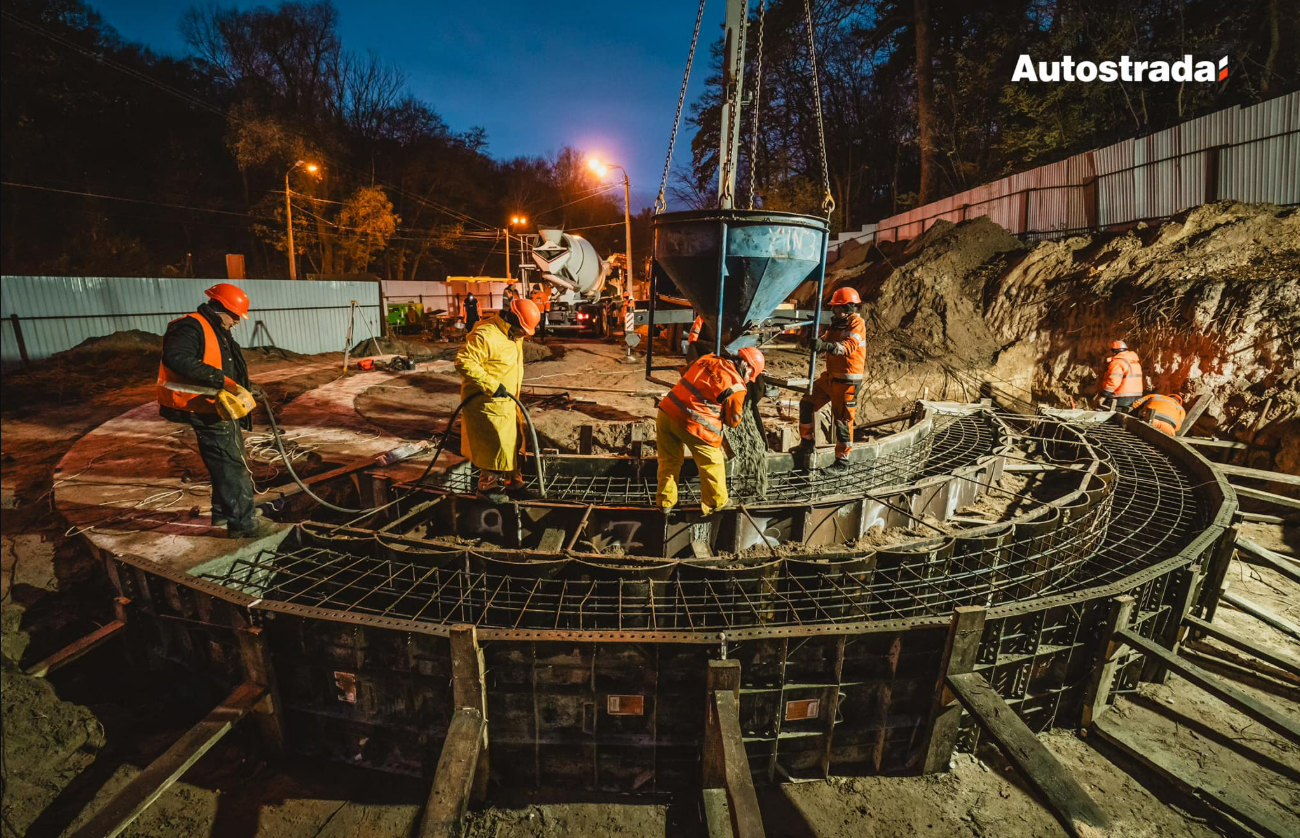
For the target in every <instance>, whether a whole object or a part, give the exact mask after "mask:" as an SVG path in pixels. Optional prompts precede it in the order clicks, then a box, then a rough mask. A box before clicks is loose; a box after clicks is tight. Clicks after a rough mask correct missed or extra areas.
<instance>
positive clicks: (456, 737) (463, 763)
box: [417, 707, 487, 838]
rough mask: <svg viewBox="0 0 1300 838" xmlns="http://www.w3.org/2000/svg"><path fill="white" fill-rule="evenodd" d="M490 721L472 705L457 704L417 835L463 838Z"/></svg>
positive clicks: (420, 836) (430, 837)
mask: <svg viewBox="0 0 1300 838" xmlns="http://www.w3.org/2000/svg"><path fill="white" fill-rule="evenodd" d="M486 727H487V723H486V722H485V721H484V720H483V714H482V713H480V712H479V711H477V710H475V709H474V708H473V707H458V708H457V709H456V712H455V713H454V714H452V717H451V724H450V725H449V726H448V728H447V739H446V741H445V742H443V743H442V753H441V754H440V755H439V756H438V770H437V772H436V773H435V774H434V775H433V785H432V787H431V788H430V789H429V799H428V801H427V802H426V803H425V804H424V814H423V815H422V816H421V818H420V831H419V832H418V833H417V836H418V838H460V836H461V830H462V827H463V826H464V821H465V811H466V810H467V809H468V808H469V803H470V798H471V797H472V796H473V792H474V777H475V775H476V774H477V771H478V761H479V754H480V752H481V751H482V748H483V733H484V730H485V729H486Z"/></svg>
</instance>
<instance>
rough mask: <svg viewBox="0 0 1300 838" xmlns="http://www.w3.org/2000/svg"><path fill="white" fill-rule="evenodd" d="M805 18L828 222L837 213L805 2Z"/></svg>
mask: <svg viewBox="0 0 1300 838" xmlns="http://www.w3.org/2000/svg"><path fill="white" fill-rule="evenodd" d="M803 11H804V18H805V20H806V21H807V23H808V60H809V61H810V62H811V63H812V83H813V99H815V100H816V102H817V142H818V145H819V146H820V148H821V155H822V212H824V213H826V218H827V220H829V219H830V217H831V213H833V212H835V198H834V196H832V195H831V175H830V169H829V167H828V164H827V161H826V129H825V128H824V127H823V126H822V90H821V84H820V83H819V82H818V80H817V46H816V44H815V43H814V42H813V17H812V6H811V5H810V1H809V0H803Z"/></svg>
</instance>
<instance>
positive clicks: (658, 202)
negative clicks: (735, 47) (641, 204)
mask: <svg viewBox="0 0 1300 838" xmlns="http://www.w3.org/2000/svg"><path fill="white" fill-rule="evenodd" d="M705 2H707V0H700V9H699V11H698V12H696V13H695V34H693V35H691V51H690V52H689V53H688V54H687V56H686V72H685V73H684V74H683V75H682V92H681V93H679V94H678V95H677V115H676V116H675V117H673V133H672V136H671V137H669V138H668V157H667V158H666V159H665V160H664V176H663V177H662V178H660V180H659V195H658V197H656V198H655V215H658V214H659V213H661V212H663V211H664V209H665V208H666V207H667V202H665V201H664V192H666V191H667V189H668V171H669V169H671V168H672V165H673V148H674V147H675V146H676V145H677V129H678V127H680V126H681V124H682V106H683V105H685V104H686V86H687V85H688V84H689V83H690V81H691V65H692V64H693V63H695V46H696V44H698V43H699V41H700V22H701V21H702V20H704V4H705Z"/></svg>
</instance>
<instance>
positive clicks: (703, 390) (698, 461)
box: [655, 346, 766, 515]
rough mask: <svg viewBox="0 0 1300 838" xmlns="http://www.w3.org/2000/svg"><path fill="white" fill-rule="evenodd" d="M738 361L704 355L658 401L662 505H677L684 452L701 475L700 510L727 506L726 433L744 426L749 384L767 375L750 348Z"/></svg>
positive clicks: (660, 499) (656, 421)
mask: <svg viewBox="0 0 1300 838" xmlns="http://www.w3.org/2000/svg"><path fill="white" fill-rule="evenodd" d="M737 356H738V357H736V358H720V357H718V356H717V355H705V356H704V357H702V358H700V359H698V360H697V361H696V362H695V363H693V364H691V366H690V367H689V368H688V369H687V370H686V372H685V373H684V374H683V375H682V380H681V381H678V382H677V385H676V386H674V387H673V389H671V390H669V391H668V395H667V396H665V397H664V398H663V400H662V401H660V402H659V414H658V416H657V418H656V420H655V426H656V430H657V432H658V435H657V439H658V448H659V491H658V500H659V506H660V508H662V509H665V510H667V509H672V508H673V507H674V506H676V505H677V481H678V479H679V478H680V477H681V473H682V463H683V462H684V461H685V452H684V449H685V448H689V449H690V451H691V457H692V458H693V459H694V460H695V467H696V468H697V469H698V470H699V472H700V508H701V509H702V510H703V511H704V514H705V515H708V514H709V513H710V512H712V511H714V510H715V509H719V508H721V507H723V506H726V505H727V497H728V496H727V457H726V454H725V453H724V452H723V450H722V428H723V426H726V427H728V428H734V427H736V426H737V425H739V424H740V420H741V418H742V417H743V416H744V411H745V394H746V389H747V388H746V385H747V384H749V383H751V382H753V381H756V380H757V379H758V377H759V376H760V375H762V373H763V367H764V365H765V364H766V361H764V359H763V353H762V352H759V351H758V350H757V349H756V348H754V347H752V346H747V347H745V348H744V349H741V350H740V351H739V352H738V353H737Z"/></svg>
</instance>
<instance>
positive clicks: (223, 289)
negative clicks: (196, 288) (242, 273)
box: [203, 282, 248, 320]
mask: <svg viewBox="0 0 1300 838" xmlns="http://www.w3.org/2000/svg"><path fill="white" fill-rule="evenodd" d="M203 293H204V294H207V295H208V296H209V297H210V298H212V299H214V300H216V301H217V302H218V303H221V307H222V308H224V309H225V310H226V311H228V312H230V313H231V314H235V315H238V316H240V317H242V318H244V319H245V320H247V319H248V295H247V294H245V293H244V289H242V288H240V287H239V286H238V285H231V284H230V283H229V282H218V283H217V284H216V285H214V286H212V287H211V288H209V289H208V290H206V291H204V292H203Z"/></svg>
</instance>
